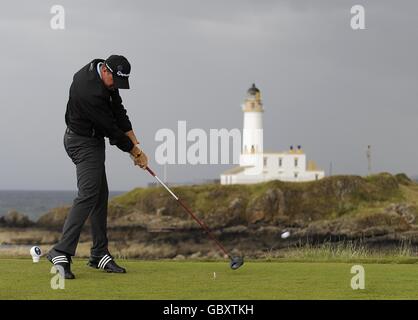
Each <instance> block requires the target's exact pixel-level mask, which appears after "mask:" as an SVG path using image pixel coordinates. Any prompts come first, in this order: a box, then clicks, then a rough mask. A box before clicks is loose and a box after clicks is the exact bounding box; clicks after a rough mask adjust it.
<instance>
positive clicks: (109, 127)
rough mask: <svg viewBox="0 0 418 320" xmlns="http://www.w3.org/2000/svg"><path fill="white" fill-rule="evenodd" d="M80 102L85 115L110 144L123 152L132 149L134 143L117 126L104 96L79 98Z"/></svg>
mask: <svg viewBox="0 0 418 320" xmlns="http://www.w3.org/2000/svg"><path fill="white" fill-rule="evenodd" d="M80 104H81V105H82V108H83V111H84V112H85V114H86V116H87V117H88V118H89V119H90V120H91V121H92V122H93V123H94V125H95V126H96V127H97V128H99V129H101V131H103V133H104V134H105V135H106V136H107V137H109V142H110V144H112V145H116V146H117V147H118V148H119V149H120V150H122V151H125V152H129V151H131V150H132V148H133V147H134V145H133V143H132V141H131V139H129V137H128V136H126V135H125V132H124V131H123V130H122V129H121V128H119V126H118V124H117V121H116V118H115V117H114V115H113V113H112V110H111V109H110V108H109V105H108V103H107V102H106V100H105V99H104V98H102V97H100V96H90V97H89V98H88V99H83V98H80ZM128 131H129V130H128Z"/></svg>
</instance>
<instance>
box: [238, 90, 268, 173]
mask: <svg viewBox="0 0 418 320" xmlns="http://www.w3.org/2000/svg"><path fill="white" fill-rule="evenodd" d="M242 111H243V113H244V125H243V130H242V151H241V156H240V166H254V165H256V163H257V161H260V160H261V158H262V155H263V113H264V109H263V103H262V101H261V93H260V90H259V89H258V88H257V87H256V86H255V84H254V83H253V85H252V87H251V88H249V89H248V90H247V97H246V99H245V101H244V103H243V104H242Z"/></svg>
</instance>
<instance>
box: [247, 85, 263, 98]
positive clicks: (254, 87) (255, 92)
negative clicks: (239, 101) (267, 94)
mask: <svg viewBox="0 0 418 320" xmlns="http://www.w3.org/2000/svg"><path fill="white" fill-rule="evenodd" d="M259 92H260V90H258V88H257V87H256V86H255V83H253V85H252V87H251V88H250V89H248V90H247V93H248V94H250V95H256V94H257V93H259Z"/></svg>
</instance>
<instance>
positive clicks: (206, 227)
mask: <svg viewBox="0 0 418 320" xmlns="http://www.w3.org/2000/svg"><path fill="white" fill-rule="evenodd" d="M145 169H146V170H147V171H148V172H149V173H150V174H151V175H152V176H153V177H155V179H157V181H158V182H159V183H160V184H161V185H162V186H163V187H164V188H165V189H166V190H167V191H168V192H169V193H170V194H171V195H172V196H173V198H174V199H176V201H177V202H178V203H179V204H180V206H181V207H182V208H183V209H184V210H185V211H186V212H187V213H188V214H189V215H190V216H191V217H192V218H193V219H194V220H195V221H196V222H197V223H198V224H199V225H200V226H201V227H202V228H203V230H205V231H206V233H207V234H208V236H209V237H210V238H211V239H212V240H213V241H214V242H215V243H216V245H217V246H218V247H219V249H221V251H222V252H223V253H224V254H225V255H227V256H228V257H229V258H231V256H230V255H229V253H228V252H227V251H226V249H225V248H224V246H223V245H222V244H221V243H220V242H219V241H218V240H217V239H216V238H215V236H214V235H213V234H212V232H211V231H210V229H209V227H208V226H207V225H206V224H205V223H204V222H203V221H200V220H199V219H198V218H197V217H196V215H195V214H194V213H193V212H192V210H190V209H189V207H188V206H187V205H186V204H185V203H184V202H183V200H181V199H180V198H179V197H178V196H177V195H176V194H175V193H174V192H173V191H171V189H170V188H169V187H168V186H167V185H166V184H165V183H164V182H163V181H162V180H161V179H160V178H158V176H157V175H156V174H155V173H154V171H152V170H151V169H150V168H149V167H146V168H145Z"/></svg>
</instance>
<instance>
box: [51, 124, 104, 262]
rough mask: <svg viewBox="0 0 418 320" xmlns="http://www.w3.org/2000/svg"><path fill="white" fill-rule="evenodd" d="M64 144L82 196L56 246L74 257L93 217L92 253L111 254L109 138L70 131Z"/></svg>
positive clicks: (96, 254) (75, 202) (79, 197)
mask: <svg viewBox="0 0 418 320" xmlns="http://www.w3.org/2000/svg"><path fill="white" fill-rule="evenodd" d="M64 147H65V150H66V152H67V154H68V156H69V157H70V158H71V160H72V161H73V163H74V164H75V166H76V172H77V187H78V195H77V197H76V198H75V199H74V202H73V206H72V208H71V210H70V212H69V214H68V216H67V218H66V220H65V224H64V229H63V233H62V238H61V240H60V241H59V242H58V243H57V244H56V245H55V246H54V249H55V250H57V251H60V252H63V253H65V254H67V255H70V256H74V255H75V251H76V248H77V244H78V241H79V238H80V233H81V230H82V228H83V225H84V223H85V222H86V220H87V218H88V217H89V216H90V223H91V233H92V238H93V246H92V248H91V255H93V256H102V255H104V254H108V253H109V252H108V248H107V245H108V240H107V203H108V198H109V189H108V186H107V180H106V171H105V141H104V138H102V137H84V136H80V135H77V134H75V133H74V132H72V131H68V130H66V132H65V134H64Z"/></svg>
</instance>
